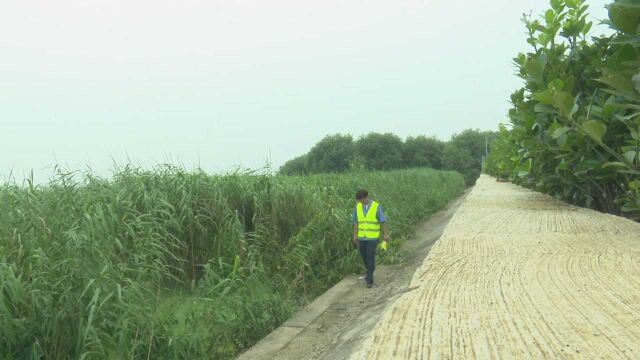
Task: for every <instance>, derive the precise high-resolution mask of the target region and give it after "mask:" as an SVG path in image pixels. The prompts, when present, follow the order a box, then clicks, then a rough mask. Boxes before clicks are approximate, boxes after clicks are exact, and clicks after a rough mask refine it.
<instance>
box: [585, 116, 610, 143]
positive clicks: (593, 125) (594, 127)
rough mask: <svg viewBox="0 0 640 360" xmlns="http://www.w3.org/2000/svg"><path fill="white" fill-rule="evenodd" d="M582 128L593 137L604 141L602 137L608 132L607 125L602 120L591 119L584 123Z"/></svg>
mask: <svg viewBox="0 0 640 360" xmlns="http://www.w3.org/2000/svg"><path fill="white" fill-rule="evenodd" d="M582 130H584V132H585V133H587V135H589V136H591V137H592V138H593V139H595V140H597V141H602V138H603V137H604V135H605V134H606V133H607V126H606V125H605V124H604V123H602V122H601V121H598V120H589V121H587V122H585V123H583V124H582Z"/></svg>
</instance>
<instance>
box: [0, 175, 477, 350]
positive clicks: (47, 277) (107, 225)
mask: <svg viewBox="0 0 640 360" xmlns="http://www.w3.org/2000/svg"><path fill="white" fill-rule="evenodd" d="M361 187H367V188H369V189H370V190H371V192H372V195H373V197H374V198H375V199H377V200H379V201H381V202H382V203H383V204H384V206H385V210H386V212H387V215H388V216H389V218H390V229H391V232H392V236H393V238H394V239H397V238H401V237H403V236H405V235H407V234H408V233H409V231H410V229H411V227H412V225H413V224H415V223H416V222H418V221H419V220H420V219H422V218H424V217H425V216H426V215H428V214H430V213H432V212H434V211H436V210H437V209H439V208H441V207H442V206H444V205H445V204H446V203H447V202H448V201H449V200H451V199H452V198H454V197H455V196H457V195H459V194H461V192H462V190H463V188H464V180H463V178H462V176H461V175H460V174H458V173H455V172H445V171H436V170H431V169H414V170H400V171H391V172H376V173H372V172H356V173H353V174H344V175H338V174H327V175H314V176H300V177H298V176H271V175H258V174H250V173H237V174H231V175H227V176H212V175H208V174H205V173H203V172H185V171H183V170H180V169H175V168H161V169H156V170H152V171H144V170H138V169H124V170H122V171H119V172H117V173H116V174H115V176H114V177H113V178H112V179H101V178H97V177H94V176H91V175H86V177H85V178H84V179H82V180H78V179H77V178H74V177H71V176H67V175H60V176H59V177H57V178H55V179H53V180H52V182H51V183H50V184H48V185H46V186H36V185H33V184H28V185H27V186H18V185H15V184H4V185H0V354H1V356H0V357H2V358H6V359H83V358H91V359H132V358H133V359H205V358H206V359H212V358H213V359H227V358H231V357H232V356H233V355H234V354H237V353H238V352H239V351H241V350H242V349H245V348H247V347H248V346H250V345H252V344H253V343H255V342H256V341H257V340H259V339H260V338H262V337H263V336H264V335H266V334H267V333H268V332H269V331H271V330H272V329H274V328H275V327H276V326H278V325H279V324H281V323H282V322H283V321H285V320H286V319H287V318H288V317H289V316H290V315H291V314H292V312H294V311H295V310H296V309H297V308H298V307H299V306H300V305H301V304H303V303H305V302H306V301H308V300H309V299H311V298H313V297H315V296H317V295H318V294H320V293H322V292H323V291H325V290H326V289H327V288H328V287H330V286H331V285H332V284H334V283H336V282H337V281H338V280H340V279H341V278H342V277H343V276H344V275H345V274H346V273H349V272H351V271H353V270H355V269H357V267H358V266H359V264H360V261H358V258H357V253H356V251H355V249H354V247H353V245H352V244H351V242H350V236H351V224H350V216H351V212H352V210H353V206H354V200H353V192H354V191H355V190H356V189H358V188H361ZM392 244H393V243H392Z"/></svg>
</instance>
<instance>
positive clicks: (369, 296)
mask: <svg viewBox="0 0 640 360" xmlns="http://www.w3.org/2000/svg"><path fill="white" fill-rule="evenodd" d="M467 193H468V192H467ZM467 193H465V196H466V194H467ZM463 200H464V196H462V197H460V198H458V199H456V200H454V201H452V202H451V203H450V204H449V205H448V206H447V208H446V209H444V210H442V211H440V212H438V213H436V214H434V215H433V216H431V218H430V219H429V220H428V221H426V222H424V223H423V224H421V225H420V226H419V227H418V229H417V231H416V237H415V239H412V240H409V241H407V242H406V243H405V244H404V245H403V247H402V251H403V252H405V253H406V254H407V257H406V258H405V259H404V261H403V263H402V264H400V265H384V266H378V268H377V269H376V273H375V280H376V286H375V287H374V288H373V289H367V288H366V287H365V284H364V282H363V281H362V280H359V279H358V277H357V276H355V275H352V276H348V277H346V278H345V279H344V280H342V281H341V282H340V283H338V284H337V285H336V286H334V287H333V288H331V289H330V290H329V291H327V292H326V293H325V294H323V295H322V296H320V297H319V298H318V299H316V300H315V301H314V302H313V303H311V304H310V305H309V306H307V307H306V308H305V309H303V310H301V311H300V312H299V313H298V314H296V315H295V316H294V317H293V318H291V319H290V320H289V321H287V322H286V323H285V324H283V325H282V326H281V327H279V328H278V329H276V330H275V331H273V332H272V333H271V334H269V335H268V336H267V337H265V338H264V339H262V340H261V341H260V342H259V343H258V344H256V345H255V346H254V347H252V348H251V349H249V350H248V351H247V352H245V353H243V354H242V355H240V357H239V358H238V359H241V360H263V359H265V360H273V359H277V360H281V359H284V360H287V359H291V360H294V359H295V360H304V359H331V360H340V359H348V358H349V357H350V356H351V355H352V354H353V352H354V351H357V350H358V349H360V347H361V345H362V342H363V341H364V339H365V338H366V336H367V334H369V333H370V332H371V330H372V329H373V328H374V327H375V325H376V323H377V322H378V321H379V320H380V319H381V317H382V315H383V314H384V312H385V309H386V308H387V307H388V306H389V304H391V303H393V301H394V300H396V299H397V298H398V297H399V296H400V295H402V294H403V293H405V292H407V291H410V290H411V288H410V286H409V282H410V281H411V277H412V276H413V273H414V272H415V270H416V269H417V268H418V267H419V266H420V265H421V264H422V262H423V260H424V259H425V257H426V256H427V254H428V253H429V249H430V248H431V245H433V243H435V241H436V240H438V238H440V236H441V235H442V232H443V231H444V229H445V227H446V225H447V224H448V222H449V220H450V219H451V217H452V216H453V214H454V213H455V211H456V210H457V209H458V207H459V206H460V205H461V204H462V202H463Z"/></svg>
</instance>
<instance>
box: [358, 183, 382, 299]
mask: <svg viewBox="0 0 640 360" xmlns="http://www.w3.org/2000/svg"><path fill="white" fill-rule="evenodd" d="M356 200H357V201H358V204H357V205H356V209H355V210H354V212H353V216H352V218H351V221H352V222H353V223H354V226H353V243H354V244H356V245H358V249H359V250H360V255H361V256H362V260H363V261H364V266H365V268H366V269H367V276H366V281H367V287H368V288H371V287H373V272H374V270H375V269H376V248H377V247H378V241H380V229H381V228H382V230H383V234H384V235H383V238H382V241H387V240H389V229H388V227H387V218H386V217H385V216H384V213H383V212H382V206H380V204H378V203H377V202H375V201H373V200H370V199H369V192H368V191H367V190H358V191H357V192H356Z"/></svg>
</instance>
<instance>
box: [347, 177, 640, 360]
mask: <svg viewBox="0 0 640 360" xmlns="http://www.w3.org/2000/svg"><path fill="white" fill-rule="evenodd" d="M410 288H413V289H414V290H412V291H408V292H406V293H405V294H403V295H402V296H401V297H400V298H399V299H397V301H395V303H394V304H393V305H391V306H389V307H388V308H387V310H386V312H385V315H384V316H383V318H382V319H381V321H379V322H378V324H377V325H376V328H375V329H374V330H373V331H372V332H371V333H370V334H369V335H368V336H367V339H366V341H365V342H364V343H363V344H362V345H361V347H360V350H359V351H356V352H354V354H353V358H355V359H384V360H387V359H416V360H417V359H558V358H566V359H573V358H575V359H640V224H638V223H635V222H632V221H630V220H627V219H624V218H621V217H616V216H612V215H606V214H602V213H599V212H596V211H592V210H588V209H583V208H576V207H573V206H570V205H567V204H565V203H562V202H559V201H557V200H554V199H553V198H551V197H549V196H546V195H543V194H540V193H536V192H533V191H530V190H527V189H524V188H521V187H518V186H516V185H513V184H509V183H498V182H496V181H495V180H494V179H492V178H489V177H486V176H483V177H481V178H480V179H479V180H478V183H477V185H476V187H475V188H474V189H473V191H472V192H471V194H469V196H468V197H467V198H466V200H465V202H464V203H463V205H462V206H461V207H460V209H459V210H458V212H457V213H456V214H455V215H454V217H453V218H452V219H451V222H450V223H449V225H448V227H447V228H446V230H445V231H444V234H443V235H442V238H441V239H440V240H439V241H438V242H437V243H436V244H435V245H434V246H433V248H432V250H431V252H430V253H429V256H428V257H427V258H426V260H425V261H424V263H423V264H422V266H421V267H420V268H419V269H418V270H417V271H416V273H415V274H414V276H413V279H412V280H411V284H410Z"/></svg>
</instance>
